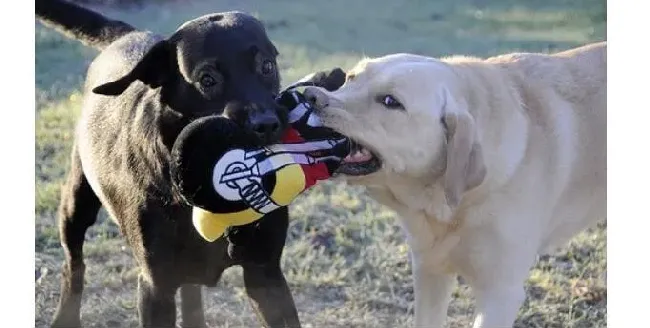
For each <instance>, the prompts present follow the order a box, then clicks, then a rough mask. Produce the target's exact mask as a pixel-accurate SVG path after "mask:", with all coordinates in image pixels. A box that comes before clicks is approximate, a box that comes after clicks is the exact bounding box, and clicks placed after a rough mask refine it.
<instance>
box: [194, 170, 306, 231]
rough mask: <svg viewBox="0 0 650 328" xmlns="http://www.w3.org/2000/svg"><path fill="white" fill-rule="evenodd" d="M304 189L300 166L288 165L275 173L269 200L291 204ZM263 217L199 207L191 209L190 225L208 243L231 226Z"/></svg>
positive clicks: (303, 178)
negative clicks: (273, 186) (211, 210)
mask: <svg viewBox="0 0 650 328" xmlns="http://www.w3.org/2000/svg"><path fill="white" fill-rule="evenodd" d="M304 189H305V175H304V172H303V170H302V168H301V167H300V165H288V166H285V167H284V168H282V169H280V170H278V171H277V172H276V184H275V188H273V192H272V193H271V199H272V200H273V201H274V202H275V203H276V204H278V205H280V206H286V205H289V204H290V203H291V201H293V200H294V198H296V197H297V196H298V195H299V194H300V193H301V192H302V191H303V190H304ZM262 216H264V214H263V213H259V212H257V211H255V210H253V209H252V208H248V209H246V210H243V211H241V212H233V213H212V212H209V211H206V210H204V209H202V208H199V207H193V208H192V223H193V224H194V228H196V230H197V231H198V232H199V234H200V235H201V237H203V238H204V239H205V240H207V241H209V242H213V241H215V240H217V238H219V237H221V235H223V233H224V232H225V231H226V228H228V227H231V226H241V225H246V224H249V223H252V222H255V221H257V220H259V219H260V218H262Z"/></svg>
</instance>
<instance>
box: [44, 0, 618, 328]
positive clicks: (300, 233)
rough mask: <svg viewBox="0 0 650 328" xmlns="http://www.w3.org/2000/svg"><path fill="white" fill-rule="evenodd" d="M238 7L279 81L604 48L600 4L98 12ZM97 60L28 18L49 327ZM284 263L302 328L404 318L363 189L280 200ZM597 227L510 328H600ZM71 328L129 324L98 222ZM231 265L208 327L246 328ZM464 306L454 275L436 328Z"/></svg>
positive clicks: (208, 298) (128, 282)
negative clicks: (356, 69)
mask: <svg viewBox="0 0 650 328" xmlns="http://www.w3.org/2000/svg"><path fill="white" fill-rule="evenodd" d="M232 9H239V10H244V11H248V12H252V13H255V14H256V15H258V16H259V17H260V18H261V19H262V20H264V22H265V23H266V25H267V29H268V31H269V34H270V36H271V38H272V39H273V40H274V42H275V43H276V44H277V45H278V48H279V49H280V52H281V58H280V65H281V69H282V73H283V78H284V82H285V83H289V82H291V81H293V80H295V79H297V78H300V77H302V76H303V75H305V74H307V73H310V72H312V71H314V70H319V69H328V68H331V67H333V66H341V67H344V68H349V67H350V66H351V65H352V64H353V63H354V62H356V61H357V60H358V59H360V58H361V57H362V56H364V55H368V56H373V55H381V54H385V53H389V52H414V53H420V54H425V55H430V56H444V55H449V54H454V53H462V54H471V55H477V56H489V55H494V54H498V53H504V52H510V51H541V52H547V51H555V50H562V49H567V48H570V47H573V46H577V45H580V44H583V43H586V42H590V41H596V40H603V39H605V32H606V11H605V1H604V0H543V1H542V0H529V1H515V0H496V1H489V2H488V1H484V0H439V1H400V0H394V1H373V0H359V1H345V0H332V1H315V0H310V1H301V2H296V1H289V0H276V1H262V0H257V1H250V0H244V1H234V0H228V1H219V2H217V3H215V2H212V1H194V2H190V3H187V1H185V2H182V3H175V2H173V1H172V2H165V3H164V4H159V5H148V6H147V7H145V8H143V9H141V10H136V9H130V10H124V9H122V10H119V9H111V8H102V9H101V10H102V12H104V13H106V14H108V15H110V16H112V17H116V18H119V19H123V20H125V21H127V22H130V23H132V24H135V25H137V26H139V27H142V28H146V29H150V30H153V31H156V32H160V33H163V34H169V33H171V32H173V31H174V30H175V29H176V27H177V26H178V25H179V24H180V23H182V22H183V21H185V20H187V19H191V18H193V17H196V16H199V15H202V14H205V13H208V12H214V11H223V10H232ZM95 55H96V51H94V50H92V49H89V48H86V47H84V46H82V45H81V44H79V43H78V42H75V41H71V40H68V39H66V38H64V37H62V36H60V35H59V34H57V33H56V32H54V31H52V30H48V29H45V28H43V27H42V26H40V25H39V24H38V23H36V77H35V82H36V87H37V91H36V95H35V96H36V99H37V108H36V111H37V112H36V115H37V118H36V145H35V153H36V154H35V157H36V163H35V177H36V185H37V187H36V209H35V211H36V226H35V229H36V232H37V233H36V236H37V237H36V240H35V249H36V260H35V261H36V267H37V271H36V283H37V286H36V290H35V297H36V304H37V305H36V309H35V311H36V321H35V324H36V326H37V327H44V326H46V325H47V324H48V323H49V321H50V320H51V317H52V314H53V311H54V308H55V306H56V300H57V298H58V293H59V272H60V269H59V267H60V263H61V262H60V261H61V260H62V251H61V249H60V246H59V242H58V236H57V234H58V233H57V230H56V225H55V212H56V208H57V206H58V196H59V186H60V184H61V182H62V179H63V178H64V176H65V172H66V170H67V168H68V163H69V150H70V146H71V141H72V139H71V137H72V131H73V128H74V123H75V120H76V117H77V115H78V113H79V108H80V103H81V95H80V94H79V91H78V90H79V88H80V85H81V83H82V82H83V78H84V76H83V74H84V71H85V69H86V68H87V66H88V64H89V62H90V60H92V58H93V57H94V56H95ZM289 230H290V231H289V237H288V241H287V247H286V250H285V256H284V258H283V267H284V271H285V273H286V275H287V279H288V281H289V282H290V285H291V288H292V291H293V294H294V297H295V300H296V304H297V306H298V310H299V311H300V317H301V320H302V322H303V323H304V325H305V327H402V326H408V325H409V324H411V323H412V315H413V309H412V306H413V285H412V280H411V277H410V273H411V271H410V270H411V268H410V264H409V262H408V248H407V246H406V244H405V239H404V235H403V233H402V232H401V231H400V229H399V227H398V226H397V221H396V217H395V214H394V213H393V212H392V211H390V210H388V209H387V208H384V207H382V206H380V205H378V204H377V203H376V202H374V201H373V200H371V199H370V198H368V196H367V195H366V194H365V193H364V191H363V190H362V189H359V188H351V187H347V186H344V185H339V184H334V183H324V184H322V185H319V186H317V187H315V188H314V189H313V190H311V191H310V192H309V193H307V194H305V195H303V196H301V197H300V198H299V199H298V200H297V201H296V202H295V204H294V205H292V221H291V226H290V229H289ZM606 236H607V233H606V225H605V224H602V225H601V226H598V227H597V228H595V229H592V230H589V231H586V232H584V233H582V234H580V235H579V236H577V237H576V238H574V239H573V240H572V241H571V242H570V243H569V244H568V245H565V246H564V247H563V248H561V249H560V250H558V251H557V252H555V253H553V254H551V255H546V256H542V257H541V258H540V261H539V262H538V264H537V265H536V266H535V267H534V268H533V269H532V270H531V275H530V279H529V280H528V283H527V286H526V290H527V295H528V299H527V301H526V303H525V304H524V306H523V308H522V309H521V312H520V314H519V318H518V320H517V323H516V326H517V327H605V326H606V318H607V311H606V301H607V295H606V293H607V287H606V267H607V259H606ZM87 241H88V242H87V243H86V246H85V249H84V251H85V254H86V263H87V267H88V270H87V273H86V289H85V293H84V301H83V306H82V320H83V322H84V324H85V325H86V326H87V327H135V326H136V324H137V321H136V311H135V308H134V306H135V293H134V291H135V287H136V280H135V278H136V276H137V269H136V268H135V267H134V262H133V259H132V257H131V254H130V251H129V249H128V248H127V246H126V244H125V242H124V240H123V239H122V238H121V237H119V232H118V229H117V227H116V226H115V225H114V224H113V223H111V222H110V220H108V219H107V216H106V214H105V213H102V214H101V216H100V219H99V220H98V223H97V224H96V225H95V226H93V227H92V228H91V229H90V231H89V233H88V234H87ZM240 273H241V272H240V269H238V268H232V269H230V270H228V271H227V272H226V273H225V274H224V276H223V279H222V281H221V282H220V283H219V286H218V287H216V288H209V289H206V291H205V293H204V299H205V303H206V311H207V320H208V322H209V324H210V325H212V326H215V327H216V326H218V327H250V326H257V323H256V321H255V318H254V315H253V312H252V310H251V307H250V306H249V304H248V301H247V300H246V298H245V297H244V294H243V283H242V278H241V275H240ZM473 311H474V310H473V299H472V295H471V291H470V290H469V288H468V287H467V285H466V284H465V283H464V282H463V281H461V280H459V284H458V287H457V288H456V290H455V291H454V299H453V301H452V304H451V306H450V309H449V315H450V319H449V323H448V327H466V326H467V325H468V323H469V322H471V318H472V316H473Z"/></svg>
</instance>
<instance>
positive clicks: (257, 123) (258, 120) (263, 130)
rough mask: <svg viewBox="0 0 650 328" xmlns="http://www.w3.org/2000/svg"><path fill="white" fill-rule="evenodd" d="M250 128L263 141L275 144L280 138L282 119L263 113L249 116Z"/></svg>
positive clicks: (269, 112) (266, 112) (270, 113)
mask: <svg viewBox="0 0 650 328" xmlns="http://www.w3.org/2000/svg"><path fill="white" fill-rule="evenodd" d="M248 128H249V129H250V130H251V131H253V132H254V133H255V134H256V135H257V137H258V138H260V139H261V140H263V141H265V142H274V141H275V140H274V139H276V138H279V135H280V132H281V131H280V130H281V128H282V127H281V124H280V119H279V118H278V116H277V115H276V114H275V113H273V112H271V111H263V112H259V113H255V114H251V115H250V116H249V118H248Z"/></svg>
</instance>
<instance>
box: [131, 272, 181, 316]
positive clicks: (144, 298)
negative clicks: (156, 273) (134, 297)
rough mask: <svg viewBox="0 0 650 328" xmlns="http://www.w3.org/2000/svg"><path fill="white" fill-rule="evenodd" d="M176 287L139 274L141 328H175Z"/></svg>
mask: <svg viewBox="0 0 650 328" xmlns="http://www.w3.org/2000/svg"><path fill="white" fill-rule="evenodd" d="M175 293H176V287H171V286H167V285H165V284H159V283H156V282H154V281H151V278H149V277H147V276H146V275H145V274H143V273H140V275H139V276H138V315H139V316H140V324H141V326H142V327H143V328H174V327H176V303H175V300H174V294H175Z"/></svg>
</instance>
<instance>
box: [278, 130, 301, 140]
mask: <svg viewBox="0 0 650 328" xmlns="http://www.w3.org/2000/svg"><path fill="white" fill-rule="evenodd" d="M282 141H283V142H288V143H294V142H301V141H305V140H304V139H303V138H302V137H301V136H300V133H298V131H297V130H296V129H287V131H286V132H285V133H284V136H283V137H282Z"/></svg>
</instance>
